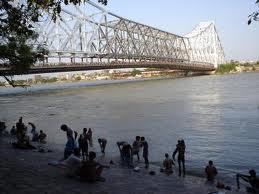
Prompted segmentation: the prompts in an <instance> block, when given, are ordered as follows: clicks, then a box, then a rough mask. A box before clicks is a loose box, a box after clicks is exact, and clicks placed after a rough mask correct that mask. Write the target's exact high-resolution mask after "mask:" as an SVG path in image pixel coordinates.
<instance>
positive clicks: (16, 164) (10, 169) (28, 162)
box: [0, 137, 242, 194]
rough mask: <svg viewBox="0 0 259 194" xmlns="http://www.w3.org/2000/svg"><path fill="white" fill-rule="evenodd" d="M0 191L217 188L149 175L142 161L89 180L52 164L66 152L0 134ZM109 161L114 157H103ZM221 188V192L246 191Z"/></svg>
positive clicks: (187, 192)
mask: <svg viewBox="0 0 259 194" xmlns="http://www.w3.org/2000/svg"><path fill="white" fill-rule="evenodd" d="M0 154H1V157H0V194H16V193H17V194H19V193H24V194H30V193H44V194H47V193H48V194H49V193H53V194H59V193H60V194H74V193H112V194H114V193H150V194H151V193H175V194H179V193H183V194H196V193H197V194H203V193H204V194H208V193H211V192H214V191H217V189H216V188H215V186H213V185H207V184H205V179H203V178H199V177H193V176H188V175H187V176H186V177H185V178H179V177H178V176H176V174H173V175H170V176H167V175H165V174H163V173H160V172H159V169H158V168H156V167H154V166H150V169H149V170H154V171H155V172H156V175H154V176H151V175H149V170H145V169H144V168H143V164H140V168H141V170H140V172H134V171H133V170H132V169H129V168H125V167H122V166H120V165H119V164H117V163H115V164H114V165H111V166H110V167H111V168H110V169H105V170H104V172H103V177H105V178H106V181H105V182H97V183H85V182H80V181H79V180H76V179H73V178H69V177H67V176H65V172H64V170H63V169H60V168H57V167H53V166H50V165H48V162H50V161H54V160H58V159H60V158H61V157H62V155H63V153H62V152H60V151H58V150H54V152H51V153H39V152H33V151H31V150H19V149H14V148H12V146H11V144H10V138H6V137H0ZM98 160H99V161H100V162H102V163H106V164H108V161H109V160H110V159H109V158H108V157H107V156H106V157H99V158H98ZM235 189H236V188H232V191H225V190H223V191H222V190H221V191H220V192H219V193H226V194H228V193H229V194H230V193H235V194H237V193H242V192H236V191H235Z"/></svg>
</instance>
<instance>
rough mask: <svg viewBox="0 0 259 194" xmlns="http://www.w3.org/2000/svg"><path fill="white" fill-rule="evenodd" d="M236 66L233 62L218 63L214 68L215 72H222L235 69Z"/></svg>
mask: <svg viewBox="0 0 259 194" xmlns="http://www.w3.org/2000/svg"><path fill="white" fill-rule="evenodd" d="M236 66H237V64H235V63H228V64H223V65H220V66H219V67H218V68H217V69H216V73H217V74H224V73H229V72H231V71H235V68H236Z"/></svg>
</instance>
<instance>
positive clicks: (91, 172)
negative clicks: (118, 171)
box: [79, 152, 110, 182]
mask: <svg viewBox="0 0 259 194" xmlns="http://www.w3.org/2000/svg"><path fill="white" fill-rule="evenodd" d="M95 158H96V154H95V152H89V160H87V161H83V162H82V165H81V168H80V170H79V176H80V179H81V180H83V181H88V182H95V181H105V178H103V177H101V174H102V171H103V169H104V168H110V167H109V166H106V165H102V164H100V163H98V162H96V161H95Z"/></svg>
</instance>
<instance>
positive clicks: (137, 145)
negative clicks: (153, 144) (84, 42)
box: [117, 136, 149, 168]
mask: <svg viewBox="0 0 259 194" xmlns="http://www.w3.org/2000/svg"><path fill="white" fill-rule="evenodd" d="M117 146H118V148H119V151H120V156H121V160H122V162H123V164H126V165H128V166H129V167H131V166H133V164H132V163H133V156H134V155H136V156H137V159H138V161H139V160H140V158H139V152H140V149H141V148H143V154H142V156H143V158H144V160H145V168H148V167H149V160H148V143H147V141H146V140H145V137H140V136H136V139H135V141H134V142H133V144H132V146H131V145H130V144H129V143H127V142H125V141H120V142H117Z"/></svg>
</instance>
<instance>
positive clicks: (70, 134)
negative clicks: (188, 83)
mask: <svg viewBox="0 0 259 194" xmlns="http://www.w3.org/2000/svg"><path fill="white" fill-rule="evenodd" d="M28 125H30V126H31V134H32V138H31V139H30V137H29V135H28V134H27V126H26V125H25V124H24V123H23V118H22V117H20V118H19V120H18V122H17V123H16V125H15V126H13V127H12V129H11V130H10V134H11V135H13V136H15V137H16V139H17V142H15V143H13V145H14V146H15V147H17V148H22V149H34V148H35V147H34V146H33V145H32V144H31V141H32V142H40V143H46V138H47V135H46V134H45V133H44V132H43V131H42V130H40V131H39V133H38V132H37V130H36V126H35V124H33V123H31V122H29V123H28ZM60 128H61V130H63V131H65V132H66V136H67V142H66V146H65V149H64V158H63V159H62V161H63V162H64V164H69V165H66V166H67V167H68V169H69V171H70V172H72V174H73V175H78V176H79V177H80V179H82V180H85V181H91V182H93V181H104V180H105V179H104V178H103V177H101V173H102V171H103V169H104V168H109V166H107V165H102V164H100V163H98V162H96V161H95V158H96V153H95V152H92V151H90V152H89V151H88V150H89V149H88V147H89V146H90V147H92V146H93V137H92V135H93V132H92V129H91V128H89V129H87V128H84V129H83V131H82V134H80V135H79V138H78V139H77V137H78V133H77V132H76V131H73V130H72V129H71V128H70V127H68V126H67V125H65V124H63V125H61V126H60ZM5 129H6V125H5V123H4V122H0V133H2V132H3V131H5ZM98 143H99V145H100V149H101V152H102V153H103V154H104V153H105V149H106V145H107V140H106V139H105V138H98ZM117 146H118V148H119V151H120V156H121V160H122V164H125V165H127V166H129V167H133V158H134V156H136V157H137V161H139V160H140V151H141V150H142V156H143V159H144V161H145V168H149V159H148V156H149V149H148V143H147V141H146V139H145V137H140V136H136V138H135V140H134V142H133V143H132V145H131V144H129V143H127V142H125V141H120V142H117ZM185 149H186V145H185V142H184V140H183V139H179V140H178V142H177V144H176V148H175V150H174V152H173V154H172V159H171V158H170V157H169V154H168V153H165V159H164V160H163V163H162V165H163V167H162V168H161V170H160V171H161V172H164V173H166V174H171V173H173V166H174V165H175V162H174V161H175V157H176V155H177V154H178V156H177V162H178V166H179V168H178V169H179V174H178V175H179V176H185V174H186V172H185ZM81 157H82V159H81ZM71 161H73V162H71ZM71 164H72V165H71ZM76 164H77V165H76ZM205 174H206V177H207V180H208V181H210V182H214V180H215V177H216V176H217V174H218V171H217V168H216V167H215V166H214V164H213V161H211V160H210V161H209V162H208V165H207V166H206V168H205ZM240 178H241V179H242V180H244V181H246V182H248V183H249V184H250V187H247V191H249V192H252V193H256V192H258V190H259V178H258V177H257V176H256V172H255V170H250V171H249V175H243V174H237V176H236V180H237V186H238V188H239V187H240V186H239V185H240V183H239V182H240Z"/></svg>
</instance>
